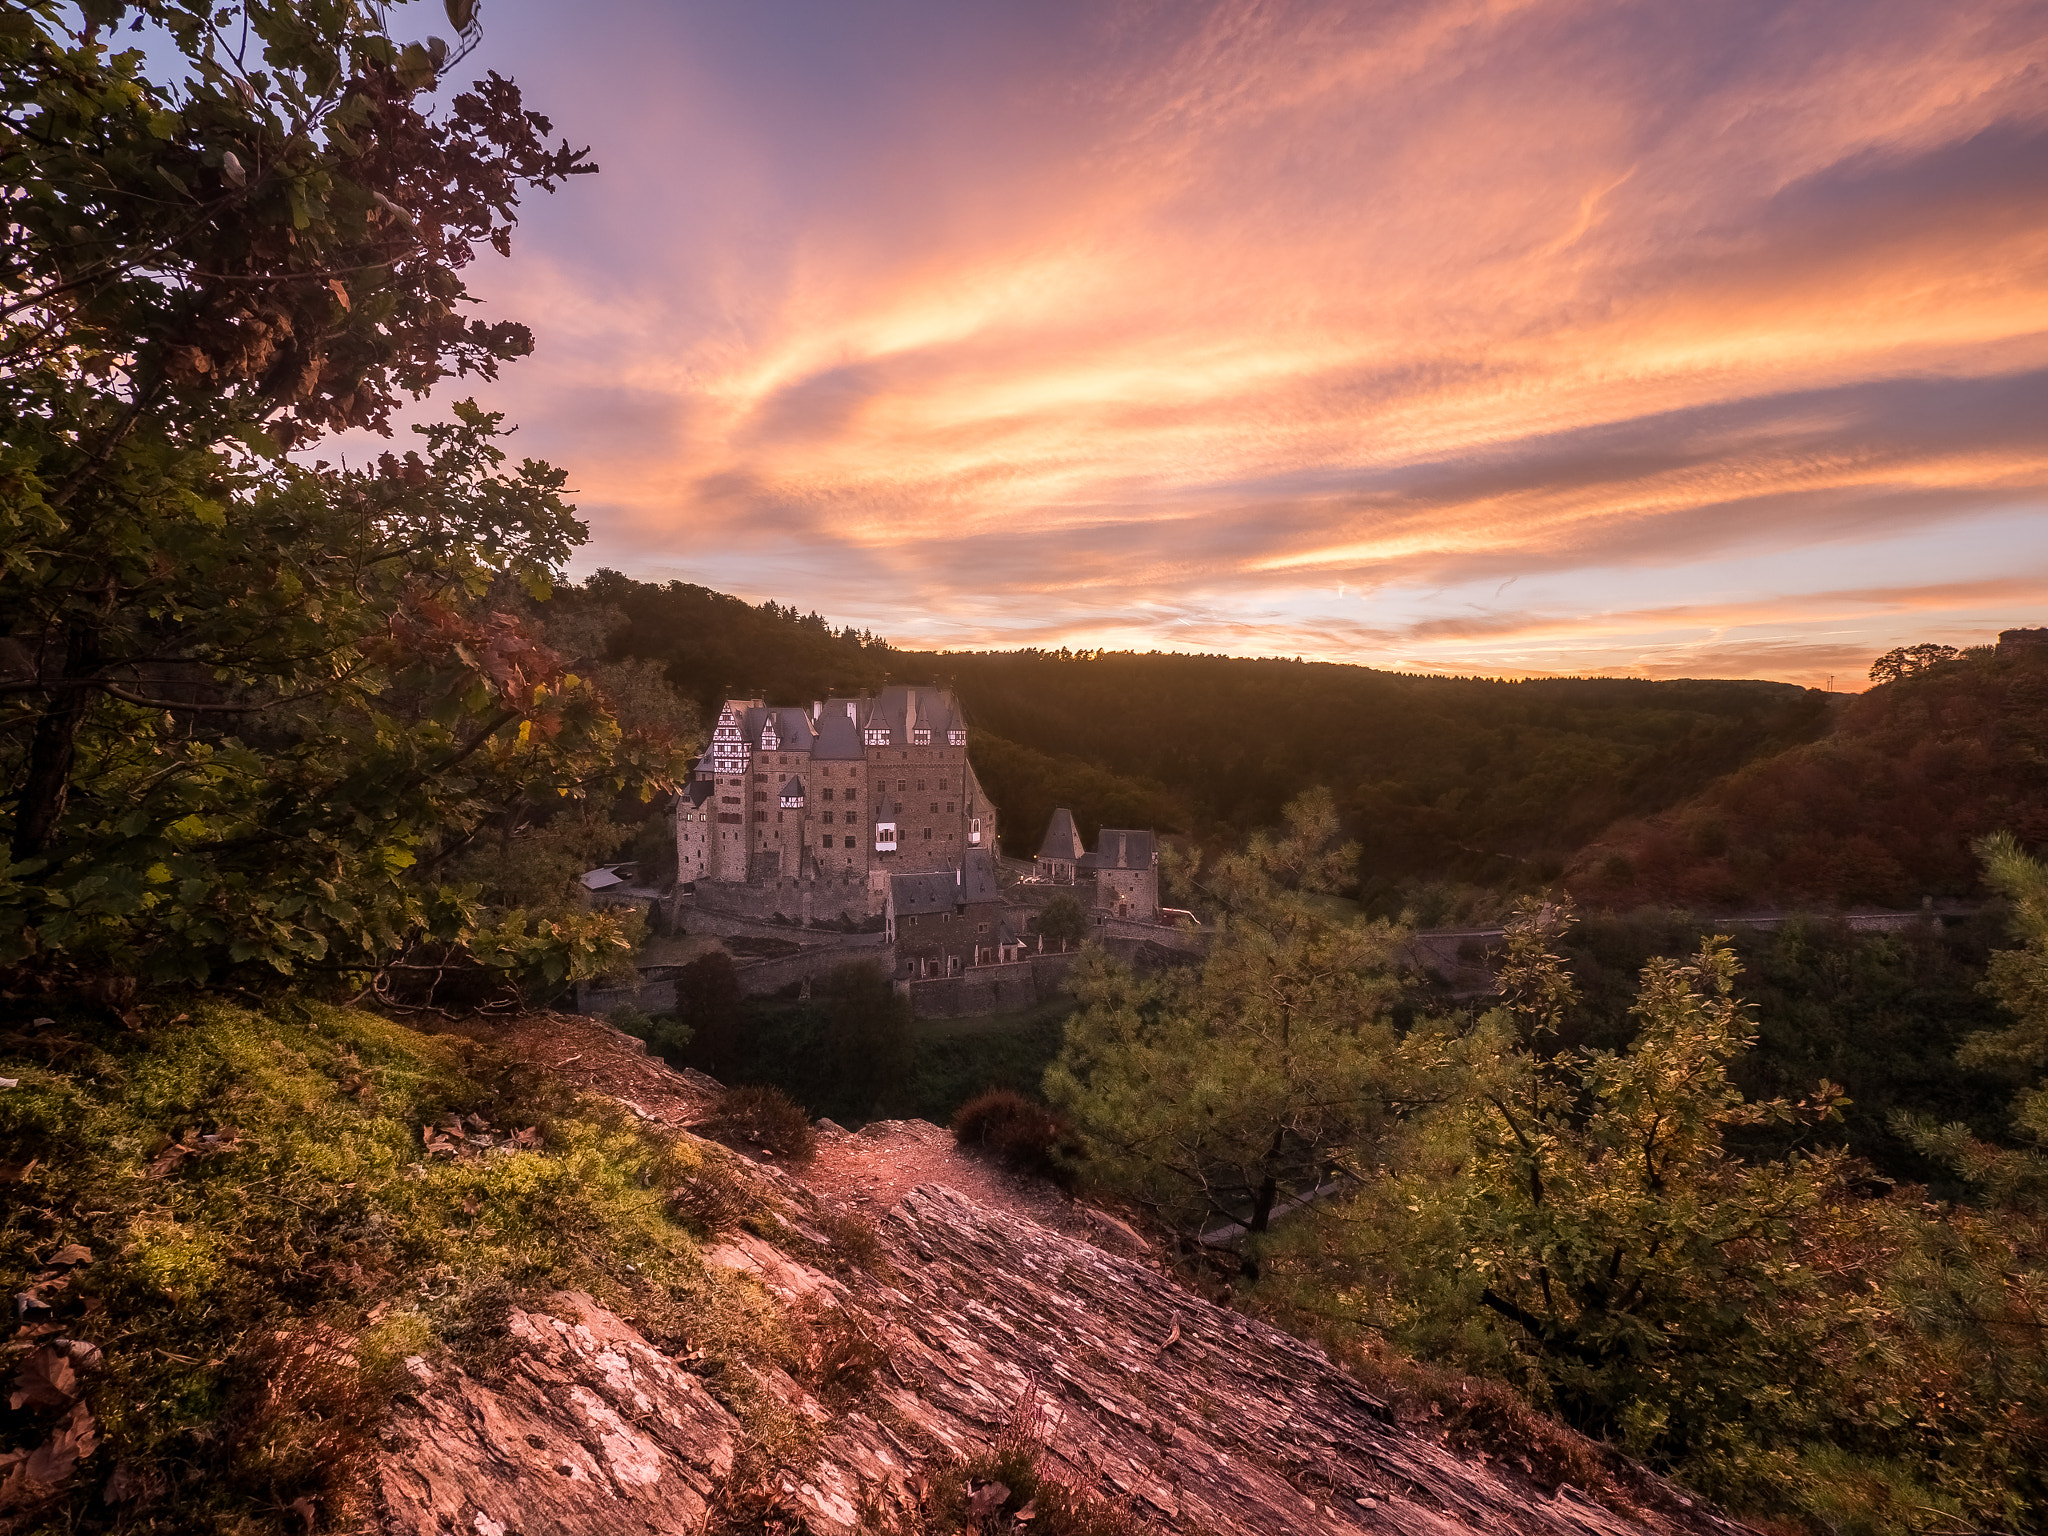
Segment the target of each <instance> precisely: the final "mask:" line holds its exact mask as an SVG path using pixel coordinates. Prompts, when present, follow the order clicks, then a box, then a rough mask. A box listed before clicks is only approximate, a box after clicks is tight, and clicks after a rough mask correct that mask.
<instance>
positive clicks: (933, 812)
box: [932, 800, 939, 816]
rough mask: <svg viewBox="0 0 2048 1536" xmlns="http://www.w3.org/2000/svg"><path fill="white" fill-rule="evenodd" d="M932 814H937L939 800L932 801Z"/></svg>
mask: <svg viewBox="0 0 2048 1536" xmlns="http://www.w3.org/2000/svg"><path fill="white" fill-rule="evenodd" d="M932 814H933V815H934V816H936V815H938V814H939V802H938V801H936V800H934V801H933V802H932Z"/></svg>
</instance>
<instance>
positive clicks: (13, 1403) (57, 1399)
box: [7, 1344, 79, 1408]
mask: <svg viewBox="0 0 2048 1536" xmlns="http://www.w3.org/2000/svg"><path fill="white" fill-rule="evenodd" d="M78 1390H79V1388H78V1373H77V1372H76V1371H74V1370H72V1369H71V1361H70V1360H69V1359H67V1358H66V1357H65V1356H64V1355H63V1354H61V1353H60V1352H58V1351H57V1350H54V1349H52V1348H50V1346H49V1345H47V1344H45V1345H44V1346H43V1347H42V1348H41V1349H39V1350H37V1351H36V1352H35V1353H34V1354H32V1355H30V1356H29V1357H28V1358H27V1359H26V1360H24V1361H22V1362H21V1369H20V1370H19V1371H17V1372H15V1376H14V1393H13V1395H12V1396H11V1397H9V1398H8V1399H7V1406H8V1407H10V1408H21V1407H29V1408H62V1407H63V1406H64V1405H65V1404H66V1403H68V1402H70V1401H72V1400H73V1399H74V1398H76V1397H77V1396H78Z"/></svg>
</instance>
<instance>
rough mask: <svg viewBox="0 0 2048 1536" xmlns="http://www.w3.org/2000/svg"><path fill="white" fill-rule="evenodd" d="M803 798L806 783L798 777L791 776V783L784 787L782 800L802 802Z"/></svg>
mask: <svg viewBox="0 0 2048 1536" xmlns="http://www.w3.org/2000/svg"><path fill="white" fill-rule="evenodd" d="M803 797H804V781H803V780H802V779H801V778H799V777H798V776H797V775H795V774H791V775H790V776H789V782H788V783H787V784H785V785H783V786H782V798H783V799H785V800H801V799H803Z"/></svg>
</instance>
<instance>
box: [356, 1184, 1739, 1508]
mask: <svg viewBox="0 0 2048 1536" xmlns="http://www.w3.org/2000/svg"><path fill="white" fill-rule="evenodd" d="M762 1177H763V1178H764V1179H766V1180H767V1181H768V1182H769V1183H770V1184H771V1185H772V1186H773V1187H774V1188H775V1190H776V1191H777V1192H778V1197H779V1201H780V1205H781V1210H782V1213H783V1216H782V1219H783V1221H784V1222H785V1224H786V1226H787V1229H788V1230H789V1231H790V1233H791V1234H792V1238H793V1239H796V1238H800V1239H801V1241H800V1242H796V1241H793V1242H792V1243H791V1244H789V1245H787V1246H788V1247H789V1248H791V1249H794V1250H796V1251H807V1252H809V1253H811V1254H816V1253H818V1252H819V1251H820V1250H821V1248H822V1249H823V1250H825V1251H829V1250H830V1248H831V1244H832V1238H831V1235H830V1230H829V1226H828V1224H827V1223H826V1222H825V1221H824V1220H823V1219H822V1217H823V1214H824V1213H822V1212H821V1211H819V1209H818V1208H817V1206H816V1204H815V1202H814V1201H813V1200H812V1198H811V1197H810V1195H809V1193H808V1191H806V1190H804V1189H803V1188H802V1187H801V1186H800V1185H797V1184H796V1183H794V1182H793V1181H791V1180H788V1179H787V1178H784V1177H782V1176H779V1175H774V1174H769V1173H766V1172H765V1171H763V1173H762ZM879 1237H880V1239H881V1244H882V1248H883V1251H884V1261H881V1262H877V1261H875V1260H873V1259H872V1258H870V1260H869V1263H868V1264H867V1266H866V1267H865V1268H857V1267H852V1266H847V1267H846V1268H845V1270H844V1274H845V1278H844V1279H838V1278H834V1277H833V1276H831V1275H827V1274H825V1273H823V1272H822V1271H820V1270H819V1269H817V1268H815V1267H813V1266H811V1265H809V1264H806V1263H803V1262H801V1261H800V1260H799V1259H798V1258H796V1257H792V1255H791V1252H788V1251H784V1248H782V1247H778V1246H777V1245H776V1244H774V1243H771V1242H768V1241H764V1240H762V1239H761V1238H759V1237H755V1236H751V1235H738V1236H733V1237H730V1238H728V1239H726V1240H725V1241H722V1242H721V1243H719V1244H717V1245H715V1246H712V1247H710V1248H708V1249H707V1250H706V1253H705V1259H706V1262H707V1263H708V1264H711V1265H715V1266H719V1267H722V1268H724V1269H727V1270H731V1271H739V1272H742V1273H744V1274H745V1275H747V1276H750V1277H751V1278H752V1279H753V1280H754V1281H756V1282H758V1283H759V1284H760V1285H761V1286H762V1287H764V1288H765V1289H766V1291H767V1292H768V1293H769V1294H770V1295H771V1296H773V1297H775V1298H777V1299H778V1300H779V1301H780V1302H781V1303H782V1304H783V1305H784V1306H785V1307H787V1308H789V1309H790V1310H791V1311H792V1312H793V1313H797V1314H801V1315H803V1316H805V1317H807V1318H811V1319H818V1318H825V1319H828V1320H829V1319H832V1318H835V1317H836V1318H838V1319H840V1320H842V1322H843V1323H844V1325H845V1326H846V1327H849V1328H851V1329H853V1330H854V1331H856V1332H858V1334H859V1335H860V1336H861V1337H862V1338H864V1339H868V1340H871V1341H873V1343H874V1345H875V1346H876V1352H877V1357H878V1360H879V1363H878V1364H876V1365H875V1366H874V1368H873V1369H872V1371H871V1373H870V1374H869V1375H868V1376H867V1378H866V1379H865V1381H864V1382H863V1383H861V1384H860V1385H859V1387H858V1389H857V1390H856V1391H855V1392H854V1393H853V1395H852V1396H851V1398H850V1400H848V1401H846V1404H845V1406H842V1407H840V1408H838V1409H837V1410H834V1409H830V1408H827V1407H826V1406H825V1405H824V1404H823V1403H821V1402H819V1401H818V1400H817V1399H816V1398H814V1397H813V1396H812V1395H811V1394H810V1393H808V1392H806V1391H805V1390H804V1389H803V1388H802V1387H800V1386H798V1385H797V1383H796V1382H795V1381H793V1380H791V1379H790V1378H789V1377H788V1376H786V1375H784V1374H783V1373H781V1372H779V1371H767V1372H763V1373H759V1379H760V1383H761V1384H762V1385H765V1386H766V1387H767V1388H768V1389H769V1390H771V1391H773V1392H774V1393H775V1394H776V1395H777V1396H778V1397H779V1398H781V1399H782V1401H783V1403H784V1404H785V1406H786V1407H787V1408H788V1409H789V1410H790V1411H791V1413H792V1414H793V1415H794V1416H795V1417H796V1419H798V1420H799V1421H801V1422H803V1423H805V1424H806V1425H808V1426H809V1427H810V1430H811V1432H812V1433H811V1435H810V1437H809V1442H808V1443H809V1447H810V1449H809V1450H808V1451H807V1452H806V1453H805V1458H804V1459H803V1460H802V1461H801V1462H800V1463H799V1464H791V1465H789V1466H787V1467H785V1468H781V1469H778V1470H777V1471H776V1472H775V1473H774V1474H773V1481H774V1486H773V1487H772V1488H771V1490H770V1491H771V1492H772V1493H773V1494H774V1495H775V1496H777V1497H778V1498H780V1499H781V1500H782V1501H783V1502H782V1506H781V1507H782V1508H784V1509H785V1510H787V1511H788V1512H789V1514H790V1515H791V1517H793V1518H794V1519H796V1520H798V1521H800V1522H801V1524H802V1525H803V1526H804V1527H805V1528H807V1529H809V1530H811V1531H812V1532H814V1533H817V1536H854V1533H855V1532H856V1531H859V1530H861V1529H863V1521H864V1520H865V1521H868V1522H870V1526H869V1528H872V1522H874V1521H877V1520H881V1521H888V1520H891V1519H894V1520H897V1521H899V1522H900V1523H899V1524H898V1526H897V1528H899V1529H913V1530H914V1529H918V1528H920V1527H919V1526H918V1525H917V1523H916V1519H915V1517H916V1512H917V1509H918V1506H919V1498H920V1492H921V1486H922V1484H921V1469H930V1468H932V1467H934V1466H935V1465H936V1464H937V1463H938V1462H940V1461H941V1460H942V1459H944V1458H947V1457H955V1456H958V1457H964V1456H970V1455H972V1454H974V1453H976V1452H977V1451H980V1450H982V1449H984V1448H985V1447H987V1446H988V1445H989V1444H990V1443H991V1441H992V1440H993V1439H994V1438H995V1437H996V1436H997V1435H998V1433H1000V1432H1001V1431H1002V1429H1003V1428H1004V1426H1005V1425H1006V1424H1009V1423H1011V1422H1012V1420H1013V1419H1014V1418H1015V1417H1016V1416H1017V1414H1018V1412H1019V1410H1020V1405H1021V1406H1023V1407H1024V1408H1025V1409H1026V1411H1027V1413H1028V1415H1029V1417H1030V1419H1031V1421H1032V1424H1033V1426H1034V1427H1035V1429H1036V1432H1037V1437H1038V1438H1039V1440H1040V1441H1041V1442H1042V1443H1043V1445H1044V1446H1045V1450H1046V1455H1047V1458H1048V1460H1049V1462H1050V1463H1051V1465H1050V1466H1049V1468H1048V1470H1051V1471H1053V1472H1054V1473H1055V1474H1056V1475H1059V1476H1061V1477H1063V1478H1064V1479H1065V1480H1067V1481H1069V1482H1072V1483H1075V1484H1079V1485H1083V1486H1093V1487H1096V1488H1099V1489H1101V1490H1103V1491H1105V1492H1108V1493H1110V1494H1111V1495H1113V1496H1116V1497H1121V1498H1127V1499H1128V1500H1129V1501H1130V1502H1131V1503H1132V1505H1133V1507H1134V1508H1135V1509H1136V1510H1137V1511H1138V1512H1139V1513H1140V1514H1141V1515H1142V1516H1143V1517H1145V1518H1146V1519H1147V1520H1149V1521H1150V1522H1151V1523H1153V1524H1154V1525H1156V1526H1157V1527H1158V1528H1159V1529H1161V1530H1163V1531H1173V1532H1187V1533H1190V1536H1192V1533H1197V1532H1202V1533H1208V1536H1279V1533H1283V1532H1328V1533H1339V1532H1389V1531H1391V1532H1403V1533H1412V1536H1423V1533H1428V1536H1456V1533H1462V1532H1471V1533H1480V1532H1484V1533H1488V1536H1497V1533H1530V1536H1622V1533H1667V1532H1668V1533H1673V1536H1676V1533H1680V1532H1691V1533H1735V1532H1738V1531H1740V1530H1742V1529H1743V1528H1742V1527H1738V1526H1735V1525H1733V1524H1731V1523H1729V1522H1727V1521H1724V1520H1721V1519H1719V1518H1717V1517H1714V1516H1712V1515H1709V1514H1707V1513H1705V1512H1704V1511H1701V1510H1697V1509H1695V1508H1693V1507H1692V1505H1691V1503H1690V1502H1689V1501H1688V1500H1687V1499H1685V1498H1684V1497H1683V1496H1682V1495H1681V1494H1680V1492H1679V1491H1678V1490H1677V1489H1675V1488H1673V1487H1671V1486H1670V1485H1668V1484H1666V1483H1663V1482H1661V1481H1659V1480H1658V1479H1656V1478H1654V1477H1651V1476H1649V1475H1648V1474H1646V1473H1643V1472H1641V1471H1640V1470H1639V1469H1633V1468H1630V1469H1628V1475H1627V1476H1626V1477H1625V1478H1623V1479H1621V1481H1620V1482H1619V1483H1610V1485H1609V1486H1608V1487H1607V1488H1606V1489H1605V1490H1604V1493H1603V1497H1602V1499H1601V1500H1596V1499H1594V1498H1593V1497H1592V1496H1590V1495H1588V1494H1587V1493H1585V1492H1582V1491H1581V1490H1579V1489H1577V1488H1574V1487H1571V1486H1569V1485H1567V1486H1556V1485H1554V1484H1552V1483H1549V1482H1547V1481H1545V1480H1543V1479H1541V1478H1539V1477H1537V1476H1535V1475H1533V1472H1531V1471H1525V1470H1523V1469H1521V1468H1519V1467H1517V1466H1515V1465H1513V1463H1512V1459H1511V1457H1510V1456H1508V1455H1503V1456H1495V1457H1487V1456H1483V1455H1469V1454H1461V1453H1459V1452H1457V1451H1454V1450H1452V1449H1450V1448H1449V1447H1448V1446H1446V1445H1445V1444H1444V1443H1442V1442H1441V1441H1439V1440H1438V1439H1436V1438H1433V1437H1431V1436H1429V1435H1426V1434H1422V1433H1418V1432H1415V1431H1414V1430H1411V1429H1408V1428H1404V1427H1402V1425H1401V1424H1399V1423H1398V1422H1397V1420H1396V1415H1395V1414H1394V1413H1392V1412H1391V1411H1390V1410H1389V1408H1388V1407H1387V1405H1385V1404H1384V1403H1382V1402H1381V1401H1380V1400H1378V1398H1376V1397H1375V1395H1374V1394H1373V1393H1372V1392H1371V1391H1369V1390H1367V1389H1366V1388H1365V1387H1364V1386H1362V1385H1361V1384H1360V1383H1359V1382H1358V1381H1357V1380H1355V1379H1354V1378H1353V1377H1351V1376H1350V1375H1348V1374H1346V1372H1344V1371H1343V1370H1342V1369H1340V1368H1339V1367H1338V1366H1337V1365H1336V1364H1334V1363H1333V1362H1332V1361H1331V1360H1330V1359H1329V1357H1328V1356H1327V1355H1325V1354H1324V1353H1323V1352H1322V1351H1321V1350H1319V1349H1317V1348H1316V1347H1314V1346H1313V1345H1310V1344H1306V1343H1304V1342H1302V1341H1301V1340H1298V1339H1295V1338H1292V1337H1290V1336H1288V1335H1286V1334H1283V1333H1280V1332H1278V1331H1276V1330H1274V1329H1272V1328H1269V1327H1267V1326H1265V1325H1263V1324H1261V1323H1258V1322H1256V1321H1254V1320H1252V1319H1249V1318H1246V1317H1244V1316H1242V1315H1240V1314H1237V1313H1234V1312H1231V1311H1228V1310H1226V1309H1223V1308H1220V1307H1217V1306H1214V1305H1212V1304H1210V1303H1208V1302H1205V1301H1203V1300H1201V1299H1200V1298H1198V1297H1196V1296H1195V1295H1193V1294H1192V1293H1190V1292H1188V1291H1187V1290H1185V1289H1183V1288H1182V1287H1180V1286H1178V1285H1176V1284H1174V1283H1173V1282H1172V1281H1171V1280H1170V1279H1169V1278H1168V1277H1166V1276H1165V1275H1164V1274H1163V1273H1162V1272H1161V1271H1160V1270H1159V1269H1158V1268H1157V1267H1156V1266H1151V1265H1147V1264H1146V1263H1144V1262H1142V1261H1139V1260H1136V1259H1131V1258H1124V1257H1119V1256H1116V1255H1114V1254H1111V1253H1108V1252H1105V1251H1104V1250H1103V1249H1101V1248H1098V1247H1095V1246H1092V1245H1091V1244H1089V1243H1086V1242H1083V1241H1081V1240H1079V1239H1077V1238H1074V1237H1071V1236H1067V1235H1064V1234H1061V1233H1058V1232H1054V1231H1052V1230H1049V1229H1048V1228H1045V1227H1042V1226H1039V1225H1037V1224H1035V1223H1033V1222H1030V1221H1027V1220H1024V1219H1022V1218H1020V1217H1017V1216H1013V1215H1009V1214H1005V1213H1003V1212H1000V1211H996V1210H992V1209H989V1208H987V1207H985V1206H981V1205H977V1204H975V1203H974V1202H972V1201H970V1200H968V1199H967V1198H966V1197H964V1196H962V1195H960V1194H958V1193H956V1192H954V1191H952V1190H950V1189H947V1188H944V1187H941V1186H938V1185H925V1186H922V1187H920V1188H918V1189H916V1190H915V1191H913V1192H912V1193H911V1194H910V1195H909V1196H908V1197H907V1198H906V1199H904V1200H903V1201H901V1202H900V1203H899V1204H898V1205H897V1206H896V1207H895V1208H894V1209H892V1210H890V1211H889V1212H888V1213H887V1215H886V1216H885V1217H884V1218H883V1219H882V1220H881V1222H880V1225H879ZM509 1343H510V1348H511V1359H510V1362H509V1363H508V1364H506V1365H505V1366H504V1367H503V1368H502V1370H500V1371H499V1372H498V1373H497V1377H496V1379H495V1380H493V1381H491V1382H482V1381H478V1380H475V1379H472V1378H470V1377H467V1376H464V1375H463V1374H462V1373H460V1372H459V1371H456V1370H454V1369H453V1368H450V1367H437V1366H433V1365H429V1364H428V1363H427V1362H425V1361H418V1362H414V1363H413V1369H414V1372H415V1375H416V1377H417V1379H418V1382H419V1390H418V1399H417V1406H416V1408H414V1409H413V1410H411V1411H409V1413H408V1415H407V1416H406V1418H405V1420H404V1423H403V1431H402V1437H403V1440H404V1444H403V1445H402V1446H401V1447H399V1448H397V1449H395V1450H394V1451H393V1452H392V1453H391V1455H390V1456H389V1457H388V1458H387V1462H386V1466H385V1471H384V1487H385V1496H386V1501H387V1504H388V1507H389V1512H390V1526H389V1528H390V1529H391V1530H393V1531H404V1532H408V1533H411V1532H418V1533H422V1536H424V1533H428V1532H443V1531H448V1530H451V1529H453V1530H460V1531H464V1532H470V1531H475V1532H479V1533H482V1536H513V1533H517V1536H540V1533H542V1532H550V1533H552V1532H561V1533H573V1536H581V1533H584V1532H590V1533H596V1532H599V1531H606V1532H610V1531H627V1530H632V1531H648V1532H655V1533H660V1536H667V1533H671V1532H673V1533H677V1536H681V1533H684V1532H690V1533H695V1532H698V1531H700V1530H703V1529H705V1528H706V1526H707V1523H709V1528H710V1529H713V1530H715V1529H717V1525H716V1524H715V1518H716V1516H715V1513H714V1514H713V1515H711V1516H710V1517H707V1509H708V1508H709V1506H710V1505H711V1504H713V1503H715V1502H716V1500H717V1495H718V1490H719V1486H720V1480H721V1479H723V1478H724V1477H726V1476H727V1475H728V1473H729V1472H730V1471H731V1469H732V1467H733V1465H734V1454H735V1446H736V1444H738V1443H739V1440H740V1431H739V1427H738V1425H737V1424H736V1422H735V1421H734V1419H733V1418H732V1417H731V1416H730V1415H729V1414H728V1413H727V1412H726V1411H725V1409H724V1408H722V1407H720V1406H719V1405H718V1404H717V1403H716V1402H715V1401H713V1400H712V1397H711V1394H710V1393H709V1392H708V1391H707V1390H706V1388H705V1387H704V1386H703V1385H701V1384H700V1383H698V1382H697V1381H696V1380H695V1379H694V1378H693V1377H692V1376H690V1375H689V1374H688V1372H687V1370H686V1369H685V1368H684V1367H683V1366H682V1365H679V1364H678V1363H677V1362H675V1361H672V1360H670V1359H668V1358H667V1357H665V1356H663V1355H662V1354H661V1353H660V1352H659V1351H658V1350H656V1349H654V1348H653V1346H651V1345H649V1344H648V1343H647V1342H646V1341H645V1340H644V1339H642V1338H641V1337H640V1336H639V1335H638V1334H637V1333H635V1332H634V1331H633V1330H632V1329H631V1328H630V1327H628V1326H627V1325H626V1324H625V1323H624V1322H622V1321H621V1320H620V1319H618V1318H617V1317H615V1316H613V1315H612V1314H610V1313H608V1312H606V1311H605V1310H604V1309H603V1308H602V1307H599V1306H598V1305H597V1304H596V1303H595V1302H593V1301H592V1300H591V1299H590V1298H589V1297H587V1296H583V1295H564V1296H557V1297H554V1298H552V1299H550V1301H549V1302H548V1303H547V1305H546V1307H545V1308H544V1309H539V1310H535V1311H531V1312H519V1313H514V1314H513V1319H512V1325H511V1338H510V1341H509ZM1624 1465H1625V1464H1624ZM1617 1488H1620V1489H1621V1491H1620V1492H1619V1493H1617V1491H1616V1489H1617Z"/></svg>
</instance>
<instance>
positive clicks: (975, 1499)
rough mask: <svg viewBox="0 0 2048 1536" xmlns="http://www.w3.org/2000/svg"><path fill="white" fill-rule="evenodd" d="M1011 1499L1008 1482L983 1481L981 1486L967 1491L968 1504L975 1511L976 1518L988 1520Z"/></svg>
mask: <svg viewBox="0 0 2048 1536" xmlns="http://www.w3.org/2000/svg"><path fill="white" fill-rule="evenodd" d="M1009 1501H1010V1485H1009V1484H1008V1483H983V1484H982V1485H981V1486H980V1487H979V1488H974V1487H970V1488H969V1489H968V1491H967V1506H968V1508H969V1509H971V1510H973V1511H974V1518H975V1519H977V1520H986V1519H987V1518H988V1517H989V1516H990V1515H992V1514H994V1513H995V1512H996V1511H997V1510H999V1509H1001V1508H1002V1507H1003V1506H1004V1505H1005V1504H1007V1503H1008V1502H1009Z"/></svg>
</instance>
